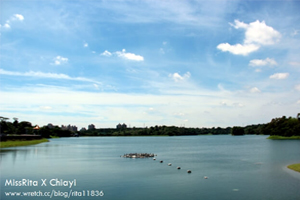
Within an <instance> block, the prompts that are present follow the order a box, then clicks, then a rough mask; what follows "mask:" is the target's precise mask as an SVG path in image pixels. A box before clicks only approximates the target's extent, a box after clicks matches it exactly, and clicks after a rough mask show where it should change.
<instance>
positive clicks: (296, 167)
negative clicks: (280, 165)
mask: <svg viewBox="0 0 300 200" xmlns="http://www.w3.org/2000/svg"><path fill="white" fill-rule="evenodd" d="M287 168H288V169H290V170H293V171H295V172H299V173H300V163H296V164H291V165H288V166H287Z"/></svg>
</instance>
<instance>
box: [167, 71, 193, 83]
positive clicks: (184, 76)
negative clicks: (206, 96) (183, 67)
mask: <svg viewBox="0 0 300 200" xmlns="http://www.w3.org/2000/svg"><path fill="white" fill-rule="evenodd" d="M169 77H171V78H172V79H173V80H174V81H175V82H179V81H183V80H186V79H189V78H190V77H191V73H190V72H187V73H185V74H184V75H183V76H181V75H180V74H178V73H174V74H170V75H169Z"/></svg>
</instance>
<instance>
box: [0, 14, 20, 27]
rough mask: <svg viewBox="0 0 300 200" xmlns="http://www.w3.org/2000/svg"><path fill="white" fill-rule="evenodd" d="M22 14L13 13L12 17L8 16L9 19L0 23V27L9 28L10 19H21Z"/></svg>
mask: <svg viewBox="0 0 300 200" xmlns="http://www.w3.org/2000/svg"><path fill="white" fill-rule="evenodd" d="M23 20H24V16H23V15H20V14H14V15H13V16H12V17H10V19H9V20H6V22H5V24H4V25H1V24H0V28H5V29H10V28H11V23H12V21H23Z"/></svg>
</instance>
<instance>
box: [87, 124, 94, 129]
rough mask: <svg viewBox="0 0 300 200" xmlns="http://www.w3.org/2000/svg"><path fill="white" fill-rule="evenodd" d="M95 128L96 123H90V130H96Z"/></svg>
mask: <svg viewBox="0 0 300 200" xmlns="http://www.w3.org/2000/svg"><path fill="white" fill-rule="evenodd" d="M94 129H96V127H95V125H94V124H90V125H89V126H88V130H94Z"/></svg>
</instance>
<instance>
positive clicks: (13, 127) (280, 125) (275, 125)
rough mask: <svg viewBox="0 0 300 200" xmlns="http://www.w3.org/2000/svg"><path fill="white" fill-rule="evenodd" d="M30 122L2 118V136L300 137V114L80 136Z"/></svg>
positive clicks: (91, 132)
mask: <svg viewBox="0 0 300 200" xmlns="http://www.w3.org/2000/svg"><path fill="white" fill-rule="evenodd" d="M33 127H34V126H32V124H31V123H30V122H27V121H22V122H18V119H17V118H14V122H9V121H8V118H5V117H0V133H1V134H16V135H18V134H37V135H41V136H42V137H45V138H49V137H51V136H52V137H53V136H54V137H70V136H74V135H75V134H78V135H80V136H185V135H208V134H210V135H225V134H232V135H270V136H272V135H278V136H285V137H290V136H300V113H299V114H298V115H297V118H292V117H289V118H287V117H285V116H283V117H281V118H274V119H272V120H271V122H269V123H266V124H257V125H248V126H245V127H238V126H234V127H227V128H221V127H217V128H215V127H213V128H186V127H176V126H151V127H145V128H136V127H133V128H127V127H122V128H98V129H89V130H83V131H78V132H77V133H74V132H71V131H69V130H63V129H61V128H60V127H58V126H54V127H52V128H49V127H48V126H44V127H41V128H40V129H38V130H34V129H33Z"/></svg>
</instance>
